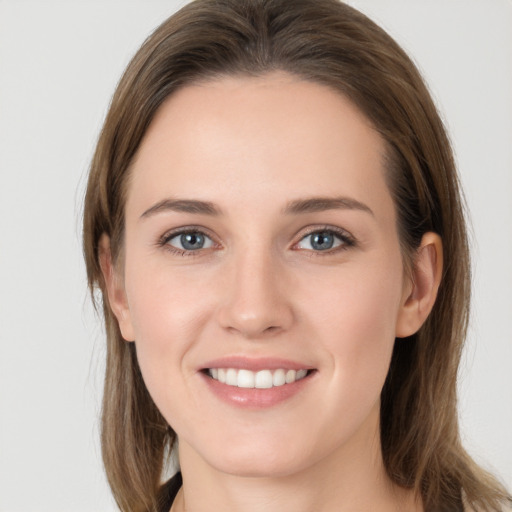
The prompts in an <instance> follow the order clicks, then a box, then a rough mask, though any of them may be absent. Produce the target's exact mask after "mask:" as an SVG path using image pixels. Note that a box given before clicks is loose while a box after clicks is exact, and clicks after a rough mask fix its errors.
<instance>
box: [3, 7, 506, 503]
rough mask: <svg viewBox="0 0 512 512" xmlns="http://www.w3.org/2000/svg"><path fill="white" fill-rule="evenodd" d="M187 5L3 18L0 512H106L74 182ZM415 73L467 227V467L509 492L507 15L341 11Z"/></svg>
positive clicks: (34, 10)
mask: <svg viewBox="0 0 512 512" xmlns="http://www.w3.org/2000/svg"><path fill="white" fill-rule="evenodd" d="M184 3H185V2H184V1H178V2H177V1H172V0H167V1H163V0H138V1H129V0H123V1H122V2H121V1H109V0H101V1H73V0H66V1H57V0H45V1H39V0H37V1H36V0H0V511H1V512H29V511H38V512H45V511H48V512H50V511H51V512H60V511H62V512H64V511H66V512H69V511H74V512H80V511H87V512H92V511H94V512H96V511H113V510H115V505H114V504H113V502H112V499H111V497H110V495H109V491H108V488H107V485H106V483H105V477H104V473H103V469H102V465H101V459H100V450H99V443H98V427H97V424H98V413H99V406H100V398H101V382H102V372H103V358H104V339H103V333H102V328H101V323H100V321H99V320H98V319H97V318H96V317H95V315H94V312H93V310H92V307H91V306H90V303H89V300H88V297H87V290H86V281H85V272H84V266H83V262H82V255H81V247H80V236H81V233H80V217H81V200H82V196H83V190H84V182H85V176H86V173H87V169H88V165H89V161H90V158H91V155H92V151H93V148H94V144H95V141H96V139H97V136H98V133H99V129H100V127H101V124H102V120H103V118H104V115H105V112H106V109H107V107H108V104H109V100H110V97H111V94H112V92H113V90H114V87H115V84H116V82H117V80H118V79H119V77H120V75H121V72H122V71H123V69H124V67H125V66H126V64H127V63H128V60H129V58H130V57H131V55H132V54H133V53H134V52H135V51H136V49H137V48H138V46H139V45H140V43H141V42H142V41H143V40H144V38H145V37H146V36H147V35H148V34H149V33H150V32H151V31H152V30H153V29H154V28H155V27H156V26H157V25H158V24H159V23H160V22H162V21H163V20H164V19H165V18H166V17H167V16H168V15H170V14H171V13H172V12H173V11H174V10H176V9H177V8H178V7H179V6H181V5H183V4H184ZM351 4H353V5H354V6H356V7H359V8H360V9H361V10H363V11H364V12H366V13H367V14H369V15H370V16H371V17H372V18H373V19H374V20H376V21H377V22H378V23H380V24H381V25H383V26H384V28H386V29H387V30H388V31H389V32H390V33H391V34H392V35H393V36H394V37H395V38H396V39H397V40H398V42H399V43H401V44H402V45H403V46H404V47H405V48H406V50H407V51H408V52H409V53H410V54H411V55H412V56H413V57H414V60H415V61H416V62H417V63H418V65H419V66H420V69H421V70H422V72H423V73H424V76H425V77H426V79H427V81H428V83H429V86H430V88H431V90H432V93H433V95H434V97H435V99H436V102H437V104H438V105H439V108H440V110H441V112H442V115H443V118H444V119H445V121H446V124H447V126H448V129H449V132H450V135H451V138H452V140H453V143H454V147H455V151H456V155H457V161H458V164H459V168H460V173H461V178H462V182H463V185H464V187H465V190H466V194H467V201H468V203H469V207H470V210H471V214H472V221H473V235H472V250H473V257H474V264H475V275H474V302H473V316H472V324H471V333H470V337H469V340H468V345H467V349H466V352H465V356H464V359H463V364H462V368H461V379H460V421H461V427H462V434H463V438H464V441H465V443H466V445H467V447H468V449H469V451H470V452H471V453H472V454H473V455H474V456H475V457H476V459H477V460H478V461H480V462H481V463H482V464H483V465H484V466H485V467H487V468H489V469H492V470H494V471H496V473H497V474H498V475H499V476H500V477H501V478H502V480H503V481H504V482H505V483H506V484H507V485H508V486H509V487H512V372H511V367H512V364H511V363H512V322H511V319H512V201H511V197H512V150H511V147H512V3H511V2H510V1H508V0H428V1H427V0H353V1H352V2H351Z"/></svg>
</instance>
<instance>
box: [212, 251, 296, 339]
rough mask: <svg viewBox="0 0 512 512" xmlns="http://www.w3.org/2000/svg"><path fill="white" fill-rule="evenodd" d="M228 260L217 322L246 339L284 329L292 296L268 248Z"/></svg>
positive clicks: (289, 319)
mask: <svg viewBox="0 0 512 512" xmlns="http://www.w3.org/2000/svg"><path fill="white" fill-rule="evenodd" d="M234 260H235V261H231V262H230V264H229V266H230V271H229V272H228V275H229V278H228V280H227V283H226V287H225V290H224V295H223V301H222V303H221V305H220V308H219V310H218V319H219V323H220V325H221V326H222V327H223V328H224V329H226V330H228V331H230V332H233V333H237V334H239V335H241V336H242V337H244V338H246V339H259V338H267V337H270V336H273V335H275V334H277V333H279V332H283V331H286V330H287V329H289V328H290V326H291V324H292V322H293V310H292V307H291V302H290V300H289V298H290V297H291V295H290V292H291V290H290V289H289V286H287V283H286V279H285V275H284V272H283V269H282V268H281V267H280V264H279V262H278V261H276V259H275V258H272V255H271V254H270V251H268V252H267V253H265V252H264V251H262V250H258V251H256V250H253V251H250V250H247V251H246V252H245V254H243V255H241V256H240V257H238V258H234Z"/></svg>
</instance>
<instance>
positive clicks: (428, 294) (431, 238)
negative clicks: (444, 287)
mask: <svg viewBox="0 0 512 512" xmlns="http://www.w3.org/2000/svg"><path fill="white" fill-rule="evenodd" d="M442 272H443V243H442V241H441V237H440V236H439V235H438V234H436V233H431V232H429V233H425V234H424V235H423V238H422V239H421V244H420V246H419V248H418V250H417V251H416V255H415V258H414V261H413V269H412V275H411V278H410V279H408V280H407V282H406V283H405V285H404V293H403V296H402V303H401V306H400V311H399V314H398V318H397V325H396V333H395V335H396V337H397V338H405V337H406V336H411V335H412V334H414V333H415V332H417V331H418V330H419V328H420V327H421V326H422V325H423V322H425V320H426V319H427V317H428V315H429V314H430V311H431V310H432V308H433V307H434V303H435V301H436V297H437V291H438V289H439V285H440V283H441V275H442Z"/></svg>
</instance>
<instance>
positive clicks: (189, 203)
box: [140, 199, 221, 219]
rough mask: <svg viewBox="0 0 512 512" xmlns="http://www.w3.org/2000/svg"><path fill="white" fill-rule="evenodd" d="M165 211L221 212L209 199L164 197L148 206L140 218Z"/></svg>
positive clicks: (201, 213) (207, 213)
mask: <svg viewBox="0 0 512 512" xmlns="http://www.w3.org/2000/svg"><path fill="white" fill-rule="evenodd" d="M165 211H174V212H184V213H195V214H198V215H220V214H221V211H220V210H219V208H218V207H217V206H215V205H214V204H213V203H211V202H209V201H198V200H196V199H163V200H162V201H159V202H158V203H155V204H154V205H153V206H151V207H150V208H148V209H147V210H146V211H145V212H144V213H143V214H142V215H141V216H140V218H141V219H144V218H147V217H151V216H152V215H155V214H157V213H161V212H165Z"/></svg>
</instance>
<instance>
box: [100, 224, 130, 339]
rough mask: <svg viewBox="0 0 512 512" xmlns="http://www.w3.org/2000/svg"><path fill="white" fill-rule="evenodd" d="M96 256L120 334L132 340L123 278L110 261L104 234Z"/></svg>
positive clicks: (107, 238)
mask: <svg viewBox="0 0 512 512" xmlns="http://www.w3.org/2000/svg"><path fill="white" fill-rule="evenodd" d="M98 257H99V262H100V267H101V272H102V273H103V279H104V280H105V287H106V289H107V295H108V302H109V305H110V309H111V310H112V313H114V316H115V317H116V319H117V322H118V324H119V329H120V331H121V335H122V336H123V338H124V339H125V340H126V341H134V340H135V335H134V329H133V325H132V321H131V315H130V308H129V307H128V300H127V297H126V291H125V287H124V279H123V277H122V276H121V275H120V274H119V270H118V269H116V268H115V266H114V264H113V262H112V252H111V250H110V238H109V237H108V236H107V235H106V234H103V235H102V236H101V239H100V242H99V249H98Z"/></svg>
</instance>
